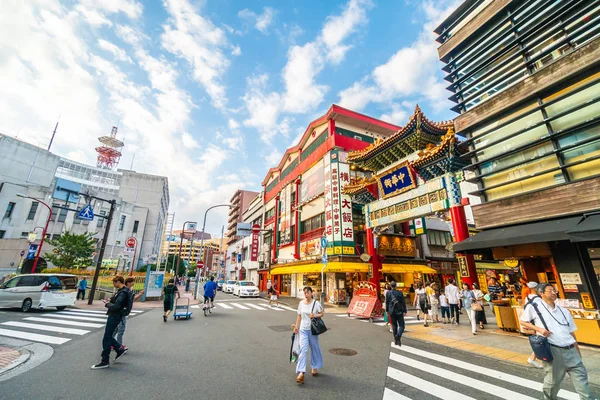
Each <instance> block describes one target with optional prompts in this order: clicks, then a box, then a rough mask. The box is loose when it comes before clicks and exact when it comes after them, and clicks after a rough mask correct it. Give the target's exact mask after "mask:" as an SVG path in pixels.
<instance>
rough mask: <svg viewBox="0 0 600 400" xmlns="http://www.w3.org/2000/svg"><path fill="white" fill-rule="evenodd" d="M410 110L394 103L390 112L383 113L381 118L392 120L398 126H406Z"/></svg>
mask: <svg viewBox="0 0 600 400" xmlns="http://www.w3.org/2000/svg"><path fill="white" fill-rule="evenodd" d="M409 115H410V113H409V111H407V110H406V109H404V108H402V106H400V105H398V104H392V110H391V111H390V112H389V113H385V114H382V115H381V116H380V117H379V119H380V120H382V121H387V122H391V123H392V124H396V125H398V126H404V125H406V123H407V122H408V116H409Z"/></svg>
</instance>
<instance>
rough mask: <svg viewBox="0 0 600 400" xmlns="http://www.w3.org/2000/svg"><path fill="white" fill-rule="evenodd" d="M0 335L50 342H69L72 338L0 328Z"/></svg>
mask: <svg viewBox="0 0 600 400" xmlns="http://www.w3.org/2000/svg"><path fill="white" fill-rule="evenodd" d="M0 336H8V337H14V338H18V339H25V340H33V341H34V342H42V343H50V344H63V343H67V342H68V341H69V340H71V339H67V338H60V337H56V336H48V335H40V334H37V333H30V332H21V331H12V330H9V329H0Z"/></svg>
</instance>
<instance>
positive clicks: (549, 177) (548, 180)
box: [485, 171, 565, 201]
mask: <svg viewBox="0 0 600 400" xmlns="http://www.w3.org/2000/svg"><path fill="white" fill-rule="evenodd" d="M564 182H565V177H564V175H563V174H562V172H560V171H555V172H549V173H547V174H543V175H539V176H534V177H533V178H530V179H525V180H522V181H519V182H515V183H511V184H508V185H505V186H501V187H499V188H496V189H490V190H488V191H486V192H485V193H486V196H487V199H488V201H491V200H496V199H501V198H504V197H509V196H514V195H517V194H521V193H525V192H530V191H533V190H539V189H543V188H546V187H548V186H554V185H557V184H560V183H564Z"/></svg>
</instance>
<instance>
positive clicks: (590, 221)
mask: <svg viewBox="0 0 600 400" xmlns="http://www.w3.org/2000/svg"><path fill="white" fill-rule="evenodd" d="M567 235H569V239H570V240H571V242H589V241H591V240H600V214H593V215H589V216H587V217H586V218H585V219H584V220H583V221H581V222H580V223H579V224H578V225H577V226H576V227H575V228H573V229H571V230H569V231H567Z"/></svg>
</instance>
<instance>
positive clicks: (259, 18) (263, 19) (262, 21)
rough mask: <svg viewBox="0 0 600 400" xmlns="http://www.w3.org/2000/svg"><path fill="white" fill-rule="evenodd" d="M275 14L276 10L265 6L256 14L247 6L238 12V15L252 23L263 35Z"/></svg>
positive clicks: (267, 32) (266, 33)
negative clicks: (260, 12)
mask: <svg viewBox="0 0 600 400" xmlns="http://www.w3.org/2000/svg"><path fill="white" fill-rule="evenodd" d="M275 14H277V12H276V11H275V10H274V9H273V8H271V7H265V8H264V9H263V13H262V14H257V13H255V12H254V11H250V10H248V9H247V8H246V9H243V10H241V11H240V12H239V13H238V16H239V17H240V18H242V19H244V20H246V21H248V22H250V23H252V24H254V27H255V28H256V29H258V30H259V31H260V32H262V33H263V34H265V35H268V34H269V31H268V29H269V26H270V25H271V24H272V23H273V20H274V18H275Z"/></svg>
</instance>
